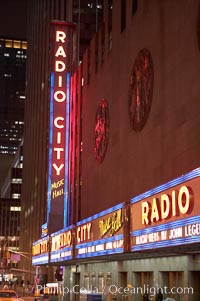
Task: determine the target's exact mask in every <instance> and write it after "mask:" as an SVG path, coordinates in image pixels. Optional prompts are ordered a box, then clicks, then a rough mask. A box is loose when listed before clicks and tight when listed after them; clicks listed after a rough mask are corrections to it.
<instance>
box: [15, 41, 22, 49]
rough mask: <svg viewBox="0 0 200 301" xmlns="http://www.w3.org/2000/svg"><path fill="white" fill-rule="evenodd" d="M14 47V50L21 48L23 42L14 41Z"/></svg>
mask: <svg viewBox="0 0 200 301" xmlns="http://www.w3.org/2000/svg"><path fill="white" fill-rule="evenodd" d="M13 47H14V48H21V42H20V41H14V43H13Z"/></svg>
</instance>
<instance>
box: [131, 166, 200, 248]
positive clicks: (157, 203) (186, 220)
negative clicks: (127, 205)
mask: <svg viewBox="0 0 200 301" xmlns="http://www.w3.org/2000/svg"><path fill="white" fill-rule="evenodd" d="M199 176H200V169H196V170H194V171H192V172H190V173H188V174H186V175H184V176H182V177H180V178H177V179H175V180H173V181H171V182H168V183H166V184H164V185H162V186H159V187H156V188H155V189H153V190H151V191H148V192H146V193H144V194H142V195H140V196H138V197H136V198H133V199H132V200H131V203H132V205H131V245H132V247H131V249H132V251H138V250H145V249H151V248H159V247H167V246H175V245H180V244H189V243H194V242H200V215H199V214H200V203H199V202H198V197H199V196H200V185H199V180H200V179H199ZM166 188H167V189H166ZM155 192H156V193H155ZM135 212H137V215H136V214H135Z"/></svg>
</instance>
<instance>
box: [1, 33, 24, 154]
mask: <svg viewBox="0 0 200 301" xmlns="http://www.w3.org/2000/svg"><path fill="white" fill-rule="evenodd" d="M26 50H27V42H26V41H22V40H17V39H10V38H9V39H6V38H5V39H4V38H0V154H8V155H14V154H15V153H16V151H17V148H18V146H19V144H20V142H21V140H22V136H23V129H24V103H25V99H26V97H25V74H26Z"/></svg>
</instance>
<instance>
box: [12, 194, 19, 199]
mask: <svg viewBox="0 0 200 301" xmlns="http://www.w3.org/2000/svg"><path fill="white" fill-rule="evenodd" d="M11 197H12V198H13V199H20V197H21V194H20V193H13V194H12V196H11Z"/></svg>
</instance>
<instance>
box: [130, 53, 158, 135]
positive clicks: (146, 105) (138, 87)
mask: <svg viewBox="0 0 200 301" xmlns="http://www.w3.org/2000/svg"><path fill="white" fill-rule="evenodd" d="M152 95H153V61H152V57H151V54H150V52H149V50H148V49H142V50H141V51H140V52H139V53H138V55H137V58H136V60H135V63H134V66H133V69H132V72H131V77H130V85H129V99H128V109H129V117H130V122H131V126H132V128H133V129H134V130H135V131H136V132H139V131H141V130H142V129H143V127H144V125H145V123H146V121H147V119H148V116H149V112H150V109H151V102H152Z"/></svg>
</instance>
